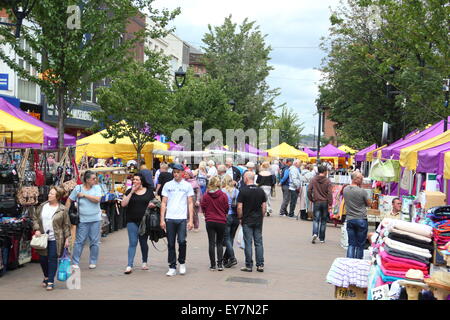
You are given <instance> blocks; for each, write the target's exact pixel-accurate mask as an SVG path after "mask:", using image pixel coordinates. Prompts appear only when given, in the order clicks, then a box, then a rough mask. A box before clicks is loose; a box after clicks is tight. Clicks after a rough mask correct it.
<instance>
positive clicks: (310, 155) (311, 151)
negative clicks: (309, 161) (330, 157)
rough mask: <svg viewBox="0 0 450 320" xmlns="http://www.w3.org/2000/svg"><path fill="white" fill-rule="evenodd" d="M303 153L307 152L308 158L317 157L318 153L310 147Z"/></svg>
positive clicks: (304, 149)
mask: <svg viewBox="0 0 450 320" xmlns="http://www.w3.org/2000/svg"><path fill="white" fill-rule="evenodd" d="M303 152H306V154H307V155H308V157H315V156H316V152H315V151H313V150H311V149H310V148H308V147H304V148H303Z"/></svg>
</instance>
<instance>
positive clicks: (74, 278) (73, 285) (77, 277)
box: [66, 266, 81, 290]
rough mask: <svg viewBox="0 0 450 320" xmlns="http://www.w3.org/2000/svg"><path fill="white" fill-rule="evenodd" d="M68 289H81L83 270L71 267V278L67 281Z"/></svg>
mask: <svg viewBox="0 0 450 320" xmlns="http://www.w3.org/2000/svg"><path fill="white" fill-rule="evenodd" d="M66 287H67V289H70V290H72V289H81V270H80V268H74V267H73V266H71V267H70V277H68V278H67V281H66Z"/></svg>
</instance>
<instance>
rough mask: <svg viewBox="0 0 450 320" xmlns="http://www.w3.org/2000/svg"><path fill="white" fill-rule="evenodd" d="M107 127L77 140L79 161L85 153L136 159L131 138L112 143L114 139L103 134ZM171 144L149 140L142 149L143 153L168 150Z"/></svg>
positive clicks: (103, 156)
mask: <svg viewBox="0 0 450 320" xmlns="http://www.w3.org/2000/svg"><path fill="white" fill-rule="evenodd" d="M104 133H106V129H105V130H102V131H100V132H97V133H95V134H92V135H90V136H87V137H86V138H83V139H80V140H77V149H76V161H77V162H79V161H80V160H81V158H82V156H84V155H85V154H86V155H87V156H89V157H95V158H102V159H105V158H110V157H114V158H121V159H123V160H125V161H128V160H133V159H136V149H135V148H134V145H133V143H132V142H131V140H130V138H128V137H123V138H120V139H117V141H116V143H114V144H113V143H111V141H112V139H107V138H104V137H103V135H102V134H104ZM168 148H169V146H168V145H167V144H165V143H162V142H159V141H153V142H148V143H146V144H145V146H144V148H143V149H142V153H144V154H145V153H148V152H152V151H153V150H156V149H161V150H167V149H168Z"/></svg>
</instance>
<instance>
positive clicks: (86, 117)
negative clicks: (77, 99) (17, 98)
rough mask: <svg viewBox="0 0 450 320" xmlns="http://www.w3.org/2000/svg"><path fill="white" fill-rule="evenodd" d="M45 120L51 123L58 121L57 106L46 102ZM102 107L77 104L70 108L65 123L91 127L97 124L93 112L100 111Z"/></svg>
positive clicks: (78, 126) (73, 125) (79, 126)
mask: <svg viewBox="0 0 450 320" xmlns="http://www.w3.org/2000/svg"><path fill="white" fill-rule="evenodd" d="M43 109H44V111H43V120H44V121H45V122H49V123H55V124H56V123H57V122H58V110H57V108H56V106H53V105H47V104H44V108H43ZM99 109H100V107H98V106H96V105H85V104H83V105H77V106H74V107H72V108H71V109H70V110H69V113H68V117H67V119H66V120H65V124H66V125H68V126H72V127H77V128H89V127H92V126H93V125H94V124H95V122H96V121H95V119H93V118H92V112H93V111H98V110H99Z"/></svg>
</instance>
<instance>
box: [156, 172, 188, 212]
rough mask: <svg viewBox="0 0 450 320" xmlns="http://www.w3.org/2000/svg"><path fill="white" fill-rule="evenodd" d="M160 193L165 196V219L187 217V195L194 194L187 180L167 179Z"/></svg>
mask: <svg viewBox="0 0 450 320" xmlns="http://www.w3.org/2000/svg"><path fill="white" fill-rule="evenodd" d="M161 195H162V196H163V197H167V211H166V216H165V218H166V219H187V218H188V197H192V196H194V189H192V186H191V184H190V183H189V182H187V181H185V180H181V181H180V182H176V181H175V179H174V180H172V181H169V182H167V183H166V184H165V185H164V188H163V190H162V192H161Z"/></svg>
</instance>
